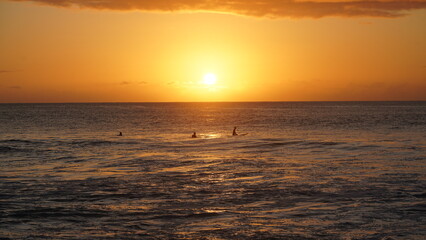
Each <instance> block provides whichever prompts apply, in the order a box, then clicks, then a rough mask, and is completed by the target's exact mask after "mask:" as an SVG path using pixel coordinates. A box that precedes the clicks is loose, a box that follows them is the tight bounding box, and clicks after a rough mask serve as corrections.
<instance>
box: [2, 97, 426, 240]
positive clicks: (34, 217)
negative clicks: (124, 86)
mask: <svg viewBox="0 0 426 240" xmlns="http://www.w3.org/2000/svg"><path fill="white" fill-rule="evenodd" d="M234 126H236V127H237V132H238V133H240V135H239V136H232V130H233V128H234ZM194 131H196V132H197V135H198V138H194V139H193V138H191V135H192V133H193V132H194ZM119 132H122V133H123V136H117V135H118V133H119ZM243 133H247V135H243ZM0 239H217V240H218V239H387V240H390V239H426V102H312V103H310V102H300V103H297V102H277V103H102V104H101V103H100V104H0Z"/></svg>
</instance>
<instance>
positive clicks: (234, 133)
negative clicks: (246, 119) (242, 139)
mask: <svg viewBox="0 0 426 240" xmlns="http://www.w3.org/2000/svg"><path fill="white" fill-rule="evenodd" d="M237 135H238V133H237V127H234V131H232V136H237Z"/></svg>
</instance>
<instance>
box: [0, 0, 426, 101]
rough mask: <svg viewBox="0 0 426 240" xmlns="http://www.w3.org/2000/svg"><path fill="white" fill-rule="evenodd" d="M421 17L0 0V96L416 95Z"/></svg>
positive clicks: (396, 4)
mask: <svg viewBox="0 0 426 240" xmlns="http://www.w3.org/2000/svg"><path fill="white" fill-rule="evenodd" d="M217 2H219V3H220V4H217ZM247 2H249V3H247ZM372 2H373V3H372ZM425 23H426V1H422V0H416V1H393V0H384V1H383V0H382V1H370V3H369V4H367V3H366V2H365V1H356V2H354V1H348V0H343V1H336V0H316V1H311V2H306V1H303V0H297V1H293V0H283V1H277V0H254V1H243V0H236V1H226V0H225V1H207V0H204V1H194V0H175V1H171V0H158V1H147V0H120V1H118V0H105V1H101V2H100V1H90V0H85V1H83V0H35V1H26V0H13V1H8V0H0V102H153V101H154V102H155V101H172V102H175V101H370V100H426V41H425V40H426V28H425V27H424V26H425ZM207 73H213V74H215V75H216V76H217V82H216V84H213V85H207V84H204V83H203V82H202V81H203V76H204V75H205V74H207Z"/></svg>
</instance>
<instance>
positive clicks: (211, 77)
mask: <svg viewBox="0 0 426 240" xmlns="http://www.w3.org/2000/svg"><path fill="white" fill-rule="evenodd" d="M216 81H217V78H216V75H215V74H213V73H207V74H206V75H204V77H203V83H204V84H206V85H214V84H216Z"/></svg>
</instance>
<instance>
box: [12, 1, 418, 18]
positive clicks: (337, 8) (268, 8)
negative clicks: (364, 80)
mask: <svg viewBox="0 0 426 240" xmlns="http://www.w3.org/2000/svg"><path fill="white" fill-rule="evenodd" d="M9 1H17V2H24V1H27V2H37V3H41V4H47V5H52V6H57V7H79V8H91V9H99V10H120V11H123V10H139V11H156V12H175V11H178V12H179V11H184V12H188V11H189V12H192V11H201V12H222V13H230V14H239V15H247V16H256V17H271V18H282V17H292V18H302V17H310V18H321V17H328V16H341V17H388V18H393V17H400V16H404V15H406V14H408V11H411V10H416V9H425V8H426V0H9Z"/></svg>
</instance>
